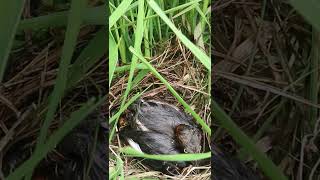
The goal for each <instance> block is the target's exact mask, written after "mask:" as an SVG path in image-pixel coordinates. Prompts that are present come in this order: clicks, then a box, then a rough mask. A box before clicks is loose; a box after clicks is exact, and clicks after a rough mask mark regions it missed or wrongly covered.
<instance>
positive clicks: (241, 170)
mask: <svg viewBox="0 0 320 180" xmlns="http://www.w3.org/2000/svg"><path fill="white" fill-rule="evenodd" d="M211 167H212V173H211V176H212V177H211V179H212V180H260V177H259V176H258V175H257V174H256V173H255V172H254V171H253V170H251V169H250V168H249V167H247V166H246V165H245V164H244V163H242V162H241V161H240V160H239V159H237V158H234V157H232V156H231V155H229V154H228V153H225V152H223V150H221V148H219V147H218V146H217V145H216V144H215V143H214V142H213V141H212V142H211Z"/></svg>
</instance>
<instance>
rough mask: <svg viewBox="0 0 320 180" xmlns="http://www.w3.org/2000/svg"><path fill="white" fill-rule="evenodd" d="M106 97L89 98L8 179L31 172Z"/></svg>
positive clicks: (17, 177) (18, 177)
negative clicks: (98, 98)
mask: <svg viewBox="0 0 320 180" xmlns="http://www.w3.org/2000/svg"><path fill="white" fill-rule="evenodd" d="M106 97H107V96H105V97H103V98H101V99H100V100H99V101H97V102H95V100H94V99H91V100H89V101H88V102H87V103H86V104H84V105H83V106H82V107H81V108H80V109H79V110H77V111H75V112H73V113H72V114H71V116H70V118H69V119H68V120H67V121H65V123H64V124H63V125H62V127H61V128H59V129H58V130H57V131H56V132H54V133H53V134H52V135H51V136H50V137H49V139H48V141H47V142H46V143H45V144H41V145H40V148H39V149H40V150H38V151H36V152H34V153H33V154H32V156H31V157H30V158H29V159H28V160H27V161H25V162H24V163H23V164H22V165H20V166H19V167H18V168H17V169H16V170H15V171H14V172H13V173H11V174H10V175H9V176H8V177H7V178H6V180H17V179H21V178H22V177H23V176H24V175H26V174H27V173H30V172H31V171H32V170H33V169H34V168H35V167H36V166H37V164H38V163H39V162H40V161H41V160H42V159H43V158H44V157H46V155H47V153H48V152H50V151H51V150H53V149H54V148H55V147H56V146H57V144H58V143H59V142H60V141H61V140H62V139H63V137H64V136H65V135H67V133H68V132H70V131H71V130H72V129H73V128H74V127H75V126H77V125H78V124H79V123H80V122H81V121H82V120H84V119H85V118H86V117H87V116H88V114H90V113H92V112H93V111H94V110H95V109H96V108H97V107H98V106H100V105H101V104H102V103H103V102H105V101H106Z"/></svg>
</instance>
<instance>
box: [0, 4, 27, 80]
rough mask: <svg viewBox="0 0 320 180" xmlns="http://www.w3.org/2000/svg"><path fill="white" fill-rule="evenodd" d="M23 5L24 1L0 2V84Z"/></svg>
mask: <svg viewBox="0 0 320 180" xmlns="http://www.w3.org/2000/svg"><path fill="white" fill-rule="evenodd" d="M23 5H24V1H21V0H10V1H1V2H0V83H1V82H2V80H3V77H4V73H5V70H6V66H7V61H8V57H9V53H10V50H11V47H12V44H13V41H14V36H15V33H16V29H17V27H18V24H19V22H20V18H21V13H22V9H23Z"/></svg>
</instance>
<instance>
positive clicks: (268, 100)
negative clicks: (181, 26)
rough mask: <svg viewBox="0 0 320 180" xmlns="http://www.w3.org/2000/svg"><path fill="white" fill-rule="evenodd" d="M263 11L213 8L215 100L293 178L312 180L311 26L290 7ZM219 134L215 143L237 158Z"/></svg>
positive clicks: (246, 5) (225, 1) (240, 5)
mask: <svg viewBox="0 0 320 180" xmlns="http://www.w3.org/2000/svg"><path fill="white" fill-rule="evenodd" d="M263 8H264V7H263V3H261V1H257V0H251V1H246V2H244V1H243V2H236V1H230V0H221V1H215V2H214V3H213V5H212V9H213V14H214V22H215V28H214V35H213V39H212V42H213V47H212V53H213V56H214V59H215V61H214V64H213V70H212V71H213V72H216V74H214V75H213V76H214V77H213V78H214V79H213V97H214V99H215V100H216V101H217V102H218V103H219V104H220V106H221V107H222V108H223V109H224V110H225V111H226V112H227V113H228V114H229V115H230V116H231V117H232V119H233V120H234V121H235V122H236V123H237V124H238V125H239V126H240V127H241V128H242V130H243V131H245V132H246V134H248V135H250V136H251V137H254V140H255V141H256V144H257V146H258V147H259V148H260V149H261V150H262V151H264V152H266V153H267V154H268V155H269V157H271V159H272V160H273V161H274V163H275V164H277V165H278V166H279V168H280V169H281V170H282V171H283V172H284V173H285V174H286V175H287V176H288V177H290V178H294V179H295V178H296V177H299V176H300V175H299V173H301V174H302V176H304V177H306V178H307V177H308V178H310V177H309V174H310V172H311V171H313V170H315V168H316V166H317V165H316V162H317V160H318V154H319V150H318V148H316V147H317V146H318V147H319V145H320V143H319V140H320V139H319V138H318V137H317V136H316V135H315V134H313V132H316V131H318V130H317V129H314V128H317V126H314V125H315V124H313V125H311V126H310V124H309V122H308V120H307V119H306V114H307V113H306V112H307V111H309V109H310V107H311V106H309V105H307V100H306V99H307V98H308V93H309V92H308V91H309V88H306V87H309V86H308V83H309V80H310V79H309V76H306V73H308V72H310V69H309V65H310V58H309V57H310V53H311V47H312V43H311V38H312V36H311V26H310V25H309V24H308V23H307V22H306V21H305V20H304V19H303V18H302V17H301V16H300V15H299V14H298V13H297V12H295V11H294V10H293V8H292V7H291V6H290V5H289V4H288V3H286V2H285V1H274V2H271V1H266V6H265V9H263ZM261 12H264V14H263V17H262V14H261ZM299 78H300V79H301V81H298V79H299ZM296 81H297V82H296ZM289 85H291V87H289ZM283 90H285V91H283ZM281 92H282V93H281ZM293 96H294V97H296V98H295V99H294V98H292V97H293ZM313 127H314V128H313ZM218 128H219V127H218V126H217V125H216V124H214V132H216V133H214V134H213V138H214V140H215V142H219V144H223V145H224V146H225V147H226V148H225V149H230V151H231V152H233V153H236V152H237V151H238V150H239V149H240V147H239V146H238V145H236V144H235V142H234V141H233V140H232V139H231V138H230V136H229V135H228V134H227V133H226V132H224V131H216V130H217V129H218ZM308 134H313V135H311V136H310V137H309V135H308ZM304 139H305V141H304ZM251 160H252V159H251V158H250V157H248V159H247V162H248V161H251ZM252 165H253V164H252ZM314 173H315V174H314V175H318V176H319V175H320V172H319V171H314Z"/></svg>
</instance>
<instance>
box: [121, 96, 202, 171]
mask: <svg viewBox="0 0 320 180" xmlns="http://www.w3.org/2000/svg"><path fill="white" fill-rule="evenodd" d="M128 111H129V112H128V113H127V116H126V121H127V122H128V125H127V126H126V127H125V128H124V129H123V130H122V131H121V133H120V134H121V136H122V137H124V138H125V139H126V140H127V142H128V143H129V144H130V145H131V146H132V147H133V148H135V149H136V150H138V151H141V152H143V153H147V154H180V153H200V151H201V139H202V134H201V130H200V129H199V127H198V126H197V125H196V124H195V122H194V121H193V118H192V117H191V116H190V115H188V114H186V113H185V112H183V111H181V110H180V109H179V108H177V107H176V106H173V105H170V104H167V103H164V102H160V101H155V100H143V99H140V100H137V101H136V102H134V103H133V104H132V105H131V106H130V107H129V109H128ZM143 163H145V164H146V165H148V166H150V167H151V168H152V169H155V170H159V171H162V172H164V173H167V174H177V173H179V172H180V170H181V169H182V168H184V167H186V166H187V165H188V163H187V162H172V161H170V162H169V161H165V162H163V161H155V160H149V159H148V160H143Z"/></svg>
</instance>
